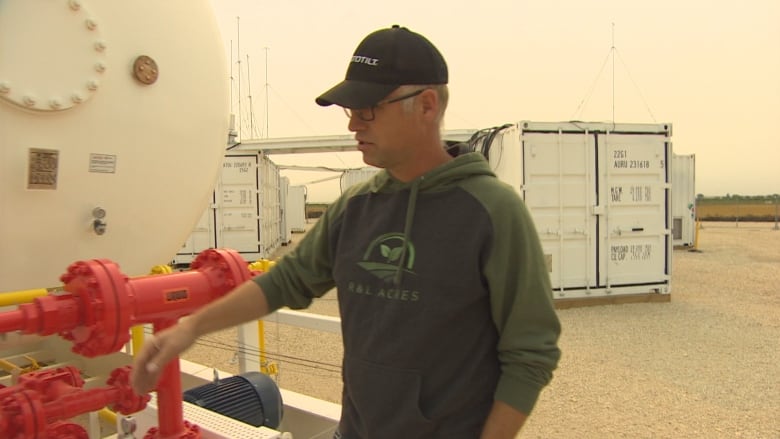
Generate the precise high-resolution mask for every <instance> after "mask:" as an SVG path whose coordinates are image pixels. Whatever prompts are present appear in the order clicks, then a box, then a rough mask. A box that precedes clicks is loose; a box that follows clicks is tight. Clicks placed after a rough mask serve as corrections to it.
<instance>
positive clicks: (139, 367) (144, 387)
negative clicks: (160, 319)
mask: <svg viewBox="0 0 780 439" xmlns="http://www.w3.org/2000/svg"><path fill="white" fill-rule="evenodd" d="M189 326H190V325H188V324H187V320H186V319H185V320H183V321H182V322H181V323H179V324H178V325H176V326H173V327H171V328H168V329H165V330H163V331H160V332H158V333H157V334H154V335H153V336H152V337H151V338H149V339H147V340H146V342H145V343H144V345H143V347H142V348H141V352H139V353H138V354H137V355H136V356H135V360H134V361H133V370H132V373H131V375H130V384H131V385H132V387H133V391H135V393H137V394H139V395H143V394H146V393H149V392H151V391H152V390H154V389H155V388H156V387H157V382H158V381H159V380H160V374H161V373H162V370H163V368H165V366H166V365H167V364H168V362H169V361H171V360H172V359H174V358H176V357H178V356H179V355H180V354H181V353H182V352H184V351H185V350H187V348H189V347H190V346H192V344H193V343H195V339H196V337H195V335H194V331H193V330H192V328H190V327H189Z"/></svg>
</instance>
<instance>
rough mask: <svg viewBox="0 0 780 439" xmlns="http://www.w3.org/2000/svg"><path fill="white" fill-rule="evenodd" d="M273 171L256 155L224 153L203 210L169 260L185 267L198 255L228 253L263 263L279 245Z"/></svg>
mask: <svg viewBox="0 0 780 439" xmlns="http://www.w3.org/2000/svg"><path fill="white" fill-rule="evenodd" d="M279 179H280V177H279V169H278V168H277V167H276V165H275V164H274V163H273V162H272V161H271V160H270V159H268V158H267V157H266V156H265V155H263V154H262V153H260V152H254V153H253V152H251V151H240V152H227V153H226V154H225V157H224V161H223V163H222V172H221V174H220V176H219V179H218V181H217V185H216V187H215V189H214V192H213V196H212V204H211V205H210V206H209V207H208V209H206V211H205V212H204V213H203V215H202V216H201V219H200V221H199V223H198V225H197V226H196V228H195V229H194V230H192V233H191V234H190V236H189V237H188V238H187V240H186V241H185V243H184V245H183V246H182V247H181V248H180V249H179V251H178V252H177V253H176V255H175V256H174V258H173V264H174V265H176V266H186V265H188V264H189V263H190V262H192V260H193V259H194V258H195V257H196V256H197V255H198V253H200V252H201V251H203V250H206V249H208V248H229V249H232V250H235V251H237V252H238V253H240V254H241V256H243V257H244V259H245V260H246V261H247V262H253V261H256V260H258V259H262V258H268V257H270V255H271V253H273V252H274V251H276V249H277V248H279V244H280V243H281V240H282V239H281V236H282V235H281V216H282V214H281V204H280V202H279V198H280V195H279Z"/></svg>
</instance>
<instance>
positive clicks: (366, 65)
mask: <svg viewBox="0 0 780 439" xmlns="http://www.w3.org/2000/svg"><path fill="white" fill-rule="evenodd" d="M447 79H448V78H447V63H446V62H445V61H444V57H443V56H442V55H441V53H440V52H439V50H438V49H437V48H436V47H435V46H434V45H433V44H432V43H431V42H430V41H428V39H426V38H425V37H424V36H422V35H420V34H418V33H415V32H412V31H410V30H409V29H407V28H405V27H401V26H398V25H397V24H396V25H393V27H390V28H387V29H380V30H378V31H375V32H372V33H371V34H369V35H368V36H367V37H365V38H364V39H363V41H361V42H360V45H358V47H357V49H355V53H354V54H353V55H352V59H350V62H349V67H348V68H347V76H346V79H344V80H343V81H341V82H340V83H338V84H336V86H335V87H333V88H331V89H330V90H328V91H326V92H325V93H323V94H322V95H321V96H320V97H318V98H317V99H316V101H317V104H319V105H322V106H323V107H327V106H328V105H333V104H336V105H340V106H342V107H346V108H367V107H371V106H373V105H375V104H377V103H378V102H379V101H381V100H382V99H384V98H385V97H386V96H387V95H388V94H390V92H392V91H393V90H395V89H396V88H398V87H399V86H401V85H409V84H420V85H428V84H446V83H447Z"/></svg>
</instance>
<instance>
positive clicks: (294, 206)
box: [287, 186, 306, 233]
mask: <svg viewBox="0 0 780 439" xmlns="http://www.w3.org/2000/svg"><path fill="white" fill-rule="evenodd" d="M287 226H288V227H289V228H290V231H291V232H293V233H303V232H305V231H306V186H290V189H289V190H288V191H287Z"/></svg>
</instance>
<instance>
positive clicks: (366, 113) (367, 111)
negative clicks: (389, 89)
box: [342, 88, 429, 122]
mask: <svg viewBox="0 0 780 439" xmlns="http://www.w3.org/2000/svg"><path fill="white" fill-rule="evenodd" d="M425 90H429V89H428V88H421V89H420V90H416V91H413V92H411V93H409V94H405V95H403V96H398V97H397V98H393V99H388V100H386V101H379V102H378V103H376V104H374V105H373V106H371V107H368V108H347V107H342V108H343V109H344V114H346V115H347V117H348V118H350V119H352V115H353V114H354V115H355V116H357V117H358V119H360V120H362V121H363V122H371V121H372V120H374V119H376V114H374V109H375V108H377V107H380V106H382V105H387V104H392V103H393V102H400V101H403V100H404V99H409V98H413V97H415V96H417V95H418V94H420V93H422V92H424V91H425Z"/></svg>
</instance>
